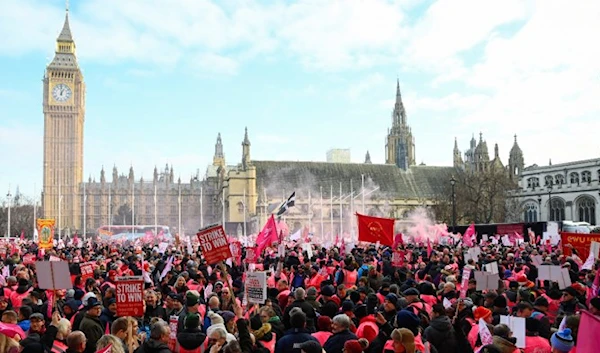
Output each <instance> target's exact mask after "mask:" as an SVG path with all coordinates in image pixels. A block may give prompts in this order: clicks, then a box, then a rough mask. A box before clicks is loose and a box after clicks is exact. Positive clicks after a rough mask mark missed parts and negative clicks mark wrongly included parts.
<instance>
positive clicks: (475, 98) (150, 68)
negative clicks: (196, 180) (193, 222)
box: [0, 0, 600, 201]
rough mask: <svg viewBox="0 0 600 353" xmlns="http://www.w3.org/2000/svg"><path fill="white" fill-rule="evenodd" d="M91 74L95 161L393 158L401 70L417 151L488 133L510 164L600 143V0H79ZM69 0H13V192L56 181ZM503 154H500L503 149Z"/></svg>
mask: <svg viewBox="0 0 600 353" xmlns="http://www.w3.org/2000/svg"><path fill="white" fill-rule="evenodd" d="M69 6H70V8H69V13H70V15H69V16H70V23H71V30H72V33H73V36H74V39H75V42H76V46H77V55H78V61H79V65H80V67H81V68H82V70H83V74H84V78H85V82H86V85H87V96H86V98H87V105H86V116H85V135H84V141H85V146H84V176H85V179H87V178H88V177H90V176H91V177H92V178H94V179H96V180H99V178H100V169H101V168H102V167H103V166H104V168H105V169H106V170H107V173H108V174H110V171H111V169H112V167H113V166H114V165H116V166H117V168H118V169H119V172H120V173H128V170H129V167H130V166H133V167H134V169H135V171H136V178H139V177H142V176H143V177H144V178H145V179H146V180H148V179H150V178H151V177H152V171H153V169H154V166H155V165H157V166H159V167H160V168H164V165H165V164H166V163H169V164H172V165H173V167H174V170H175V176H176V177H179V176H180V177H181V179H182V181H188V180H189V179H190V176H191V175H195V174H196V173H197V171H198V170H199V173H200V176H203V175H204V173H205V170H206V167H207V165H208V164H209V163H211V162H212V156H213V153H214V144H215V141H216V136H217V133H219V132H220V133H221V135H222V138H223V144H224V152H225V158H226V161H227V163H228V164H237V163H240V161H241V152H242V148H241V142H242V140H243V135H244V127H245V126H247V127H248V131H249V137H250V141H251V143H252V147H251V156H252V158H253V159H257V160H312V161H324V160H325V157H326V152H327V150H329V149H331V148H350V149H351V153H352V161H353V162H356V163H361V162H363V161H364V156H365V153H366V151H367V150H368V151H369V152H370V154H371V158H372V160H373V162H374V163H384V158H385V137H386V133H387V129H388V128H389V127H390V126H391V112H392V110H393V102H394V98H395V90H396V79H399V80H400V86H401V91H402V97H403V102H404V106H405V108H406V112H407V117H408V123H409V125H410V126H411V127H412V131H413V135H414V137H415V140H416V158H417V162H418V163H421V162H423V163H425V164H427V165H440V166H442V165H443V166H447V165H451V164H452V150H453V146H454V138H455V137H456V138H457V139H458V144H459V148H461V150H463V151H464V150H465V149H466V148H467V147H468V143H469V140H470V139H471V137H472V136H473V135H475V136H477V137H478V135H479V133H480V132H481V133H482V134H483V137H484V139H485V140H486V141H487V143H488V146H489V149H490V153H492V154H493V145H494V144H495V143H498V145H499V152H500V157H501V159H502V160H503V162H504V163H507V160H508V154H509V150H510V148H511V146H512V144H513V140H514V137H513V136H514V135H515V134H517V135H518V142H519V145H520V147H521V148H522V150H523V152H524V156H525V164H526V165H532V164H534V163H535V164H538V165H547V164H548V163H549V160H550V159H551V160H552V163H553V164H556V163H561V162H568V161H574V160H580V159H588V158H595V157H599V156H600V139H598V138H597V135H598V131H600V118H599V117H600V98H599V97H600V46H598V45H597V44H595V43H597V41H598V33H600V2H599V1H592V0H590V1H575V2H573V1H554V0H542V1H526V0H503V1H482V0H438V1H432V0H429V1H425V0H397V1H392V0H362V1H361V0H302V1H301V0H297V1H282V0H274V1H266V0H263V1H258V0H256V1H255V0H236V1H234V0H221V1H216V0H215V1H209V0H153V1H146V0H128V1H122V0H71V1H70V5H69ZM64 17H65V1H62V0H0V38H2V41H1V42H0V78H1V79H0V151H2V153H0V165H1V166H2V172H1V173H0V201H1V200H3V199H4V196H5V194H6V191H8V190H9V187H10V189H11V191H12V194H14V193H15V189H16V187H17V186H18V187H19V190H20V192H21V193H24V194H25V195H29V196H32V195H34V190H35V191H37V193H39V191H40V189H41V185H42V151H43V114H42V81H41V80H42V78H43V74H44V69H45V66H46V65H47V64H48V63H49V62H50V60H51V59H52V57H53V55H54V48H55V40H56V37H57V36H58V34H59V32H60V30H61V28H62V25H63V22H64ZM491 157H492V158H493V155H492V156H491Z"/></svg>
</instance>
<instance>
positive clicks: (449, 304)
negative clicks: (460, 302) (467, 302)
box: [443, 297, 452, 309]
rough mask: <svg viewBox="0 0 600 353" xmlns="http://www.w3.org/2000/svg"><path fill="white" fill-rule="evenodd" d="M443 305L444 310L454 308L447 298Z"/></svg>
mask: <svg viewBox="0 0 600 353" xmlns="http://www.w3.org/2000/svg"><path fill="white" fill-rule="evenodd" d="M443 304H444V309H448V308H451V307H452V303H451V302H450V301H449V300H448V298H446V297H444V301H443Z"/></svg>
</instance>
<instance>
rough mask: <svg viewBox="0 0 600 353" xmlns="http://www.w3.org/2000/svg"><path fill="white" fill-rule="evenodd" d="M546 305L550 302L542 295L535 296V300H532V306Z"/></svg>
mask: <svg viewBox="0 0 600 353" xmlns="http://www.w3.org/2000/svg"><path fill="white" fill-rule="evenodd" d="M548 305H550V303H548V299H546V298H544V297H537V298H536V299H535V301H534V302H533V306H543V307H548Z"/></svg>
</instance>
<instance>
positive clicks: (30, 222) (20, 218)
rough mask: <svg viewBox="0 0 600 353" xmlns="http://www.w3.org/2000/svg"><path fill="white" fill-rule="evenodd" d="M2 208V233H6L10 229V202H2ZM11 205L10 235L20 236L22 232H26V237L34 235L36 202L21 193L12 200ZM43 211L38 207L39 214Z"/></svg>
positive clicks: (0, 227)
mask: <svg viewBox="0 0 600 353" xmlns="http://www.w3.org/2000/svg"><path fill="white" fill-rule="evenodd" d="M1 205H2V209H1V210H0V234H1V235H6V232H7V231H8V227H7V226H8V202H7V201H6V200H4V201H3V202H1ZM10 205H11V207H10V230H11V231H10V232H11V234H10V236H12V237H18V236H20V235H21V232H24V233H25V236H26V237H32V236H33V229H34V226H35V223H34V221H35V220H34V213H35V212H34V204H33V201H32V200H31V199H29V198H27V197H24V196H23V195H19V196H18V197H15V198H14V199H13V200H11V204H10ZM42 213H43V212H42V210H41V208H39V207H38V209H37V214H38V216H39V215H41V214H42Z"/></svg>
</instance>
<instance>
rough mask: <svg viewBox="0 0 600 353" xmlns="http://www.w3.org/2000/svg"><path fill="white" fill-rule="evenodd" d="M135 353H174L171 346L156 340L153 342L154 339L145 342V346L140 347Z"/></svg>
mask: <svg viewBox="0 0 600 353" xmlns="http://www.w3.org/2000/svg"><path fill="white" fill-rule="evenodd" d="M135 353H172V352H171V350H170V349H169V346H167V345H166V344H164V343H162V342H159V341H156V340H153V339H149V340H148V341H146V342H144V344H142V345H141V346H139V347H138V349H136V350H135Z"/></svg>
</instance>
